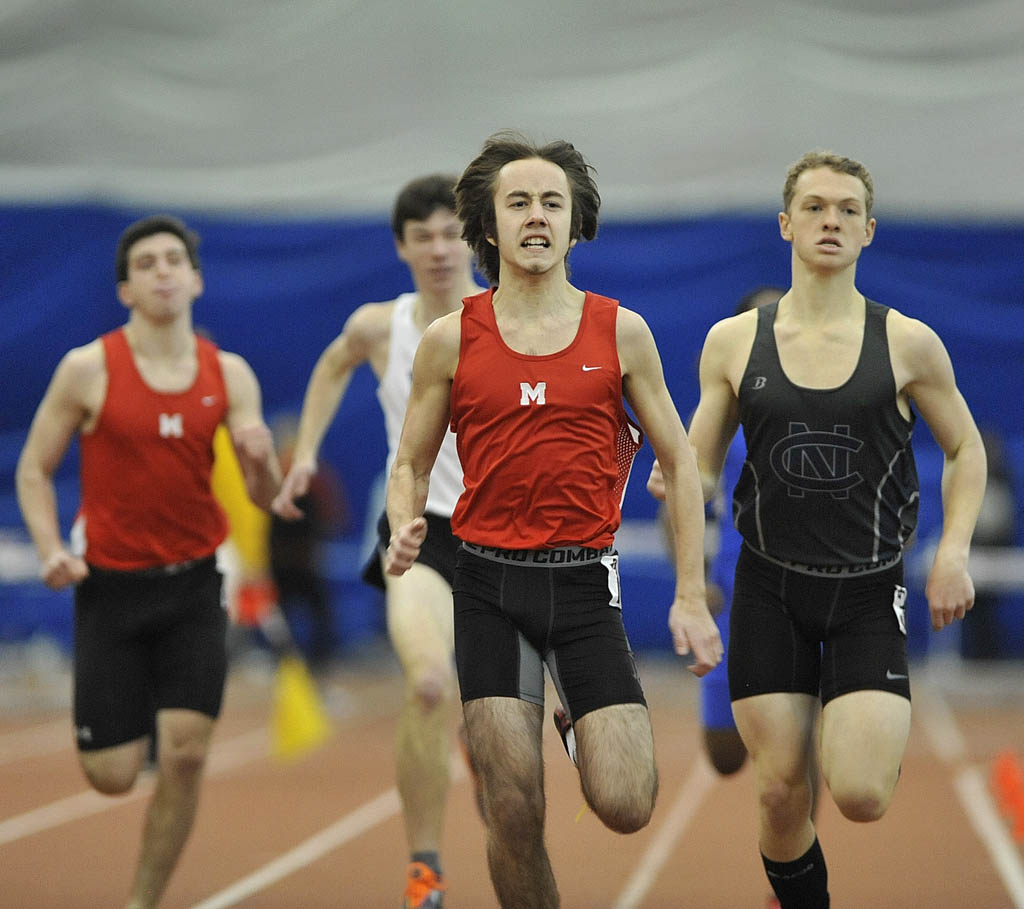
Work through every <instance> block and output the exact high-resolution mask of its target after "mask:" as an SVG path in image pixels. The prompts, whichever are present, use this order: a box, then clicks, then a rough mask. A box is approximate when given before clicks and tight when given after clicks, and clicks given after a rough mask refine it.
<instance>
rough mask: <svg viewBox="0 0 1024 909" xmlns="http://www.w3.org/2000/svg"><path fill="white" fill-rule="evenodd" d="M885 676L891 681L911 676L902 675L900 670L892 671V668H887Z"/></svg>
mask: <svg viewBox="0 0 1024 909" xmlns="http://www.w3.org/2000/svg"><path fill="white" fill-rule="evenodd" d="M885 677H886V678H887V679H888V680H889V681H890V682H896V681H898V680H899V679H906V678H909V676H906V675H900V673H898V672H893V671H892V670H891V669H886V670H885Z"/></svg>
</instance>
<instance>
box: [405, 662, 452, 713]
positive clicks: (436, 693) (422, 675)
mask: <svg viewBox="0 0 1024 909" xmlns="http://www.w3.org/2000/svg"><path fill="white" fill-rule="evenodd" d="M453 691H454V677H453V675H452V672H451V670H450V669H447V668H441V667H438V666H432V667H429V668H424V669H421V670H413V671H412V672H411V673H410V679H409V693H410V695H411V697H412V698H413V700H415V702H416V703H417V704H418V705H419V706H420V708H421V709H423V710H426V711H432V710H436V709H437V708H438V707H440V706H441V705H442V704H445V703H447V702H448V701H449V700H451V698H452V695H453Z"/></svg>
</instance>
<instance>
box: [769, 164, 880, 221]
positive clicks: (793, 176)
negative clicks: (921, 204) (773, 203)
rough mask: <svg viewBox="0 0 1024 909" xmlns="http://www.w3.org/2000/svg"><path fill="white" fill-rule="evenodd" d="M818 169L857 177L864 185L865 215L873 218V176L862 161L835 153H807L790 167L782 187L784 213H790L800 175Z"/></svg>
mask: <svg viewBox="0 0 1024 909" xmlns="http://www.w3.org/2000/svg"><path fill="white" fill-rule="evenodd" d="M817 167H827V168H829V169H830V170H834V171H835V172H836V173H837V174H849V175H850V176H851V177H856V178H857V179H858V180H860V182H861V183H863V184H864V204H865V207H866V208H867V211H866V212H865V213H864V214H865V217H868V218H870V217H871V206H872V205H873V204H874V201H875V184H874V182H873V181H872V179H871V174H870V173H868V169H867V168H866V167H865V166H864V165H863V164H861V163H860V161H854V160H853V158H847V157H846V156H845V155H837V154H836V153H835V152H830V151H810V152H807V154H805V155H804V156H803V157H802V158H800V160H799V161H796V162H795V163H793V164H792V165H790V168H789V170H788V171H787V172H786V182H785V183H784V184H783V186H782V209H783V211H789V205H790V203H791V202H792V201H793V194H794V192H795V190H796V181H797V180H798V179H799V177H800V174H802V173H803V172H804V171H806V170H814V169H815V168H817Z"/></svg>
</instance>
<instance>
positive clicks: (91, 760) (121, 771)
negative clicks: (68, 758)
mask: <svg viewBox="0 0 1024 909" xmlns="http://www.w3.org/2000/svg"><path fill="white" fill-rule="evenodd" d="M79 763H80V764H81V767H82V772H83V773H84V774H85V778H86V779H87V780H88V781H89V785H90V786H92V788H93V789H95V790H96V791H97V792H100V793H102V794H103V795H123V794H124V793H126V792H129V791H130V790H131V788H132V786H134V785H135V780H136V779H137V778H138V775H139V766H138V764H135V763H131V762H128V761H109V760H103V759H97V758H96V757H93V756H89V755H88V754H83V755H81V756H80V760H79Z"/></svg>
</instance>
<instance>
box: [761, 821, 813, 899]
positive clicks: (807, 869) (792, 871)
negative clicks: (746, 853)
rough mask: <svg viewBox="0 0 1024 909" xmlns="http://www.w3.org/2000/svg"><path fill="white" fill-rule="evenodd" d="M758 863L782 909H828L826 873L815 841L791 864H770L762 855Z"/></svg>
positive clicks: (771, 862)
mask: <svg viewBox="0 0 1024 909" xmlns="http://www.w3.org/2000/svg"><path fill="white" fill-rule="evenodd" d="M761 861H762V862H764V870H765V872H767V874H768V881H769V882H770V883H771V885H772V889H773V890H774V891H775V895H776V896H777V897H778V898H779V903H781V904H782V909H828V905H829V899H828V869H827V868H826V867H825V856H824V855H822V853H821V846H820V844H819V843H818V838H817V837H815V838H814V842H813V843H811V848H810V849H808V850H807V851H806V852H805V853H804V854H803V855H801V856H800V858H798V859H795V860H794V861H792V862H773V861H772V860H771V859H769V858H765V857H764V855H762V856H761Z"/></svg>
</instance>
